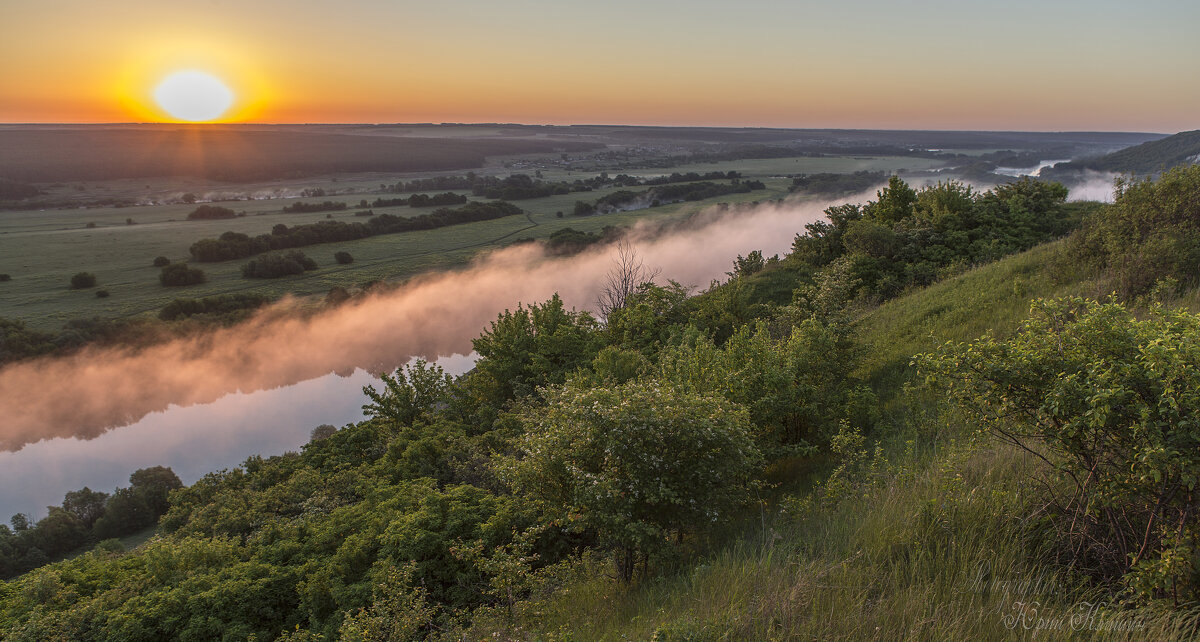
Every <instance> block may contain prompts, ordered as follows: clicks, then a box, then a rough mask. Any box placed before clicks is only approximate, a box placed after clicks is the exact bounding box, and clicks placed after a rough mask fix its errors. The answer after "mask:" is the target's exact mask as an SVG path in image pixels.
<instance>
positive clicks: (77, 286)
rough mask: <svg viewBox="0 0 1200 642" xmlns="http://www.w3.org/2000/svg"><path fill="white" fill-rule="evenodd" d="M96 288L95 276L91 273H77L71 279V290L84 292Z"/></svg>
mask: <svg viewBox="0 0 1200 642" xmlns="http://www.w3.org/2000/svg"><path fill="white" fill-rule="evenodd" d="M92 287H96V275H95V274H92V273H91V272H79V273H77V274H75V276H72V277H71V289H72V290H86V289H87V288H92Z"/></svg>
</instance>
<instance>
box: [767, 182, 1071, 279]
mask: <svg viewBox="0 0 1200 642" xmlns="http://www.w3.org/2000/svg"><path fill="white" fill-rule="evenodd" d="M1066 196H1067V190H1066V188H1064V187H1063V186H1062V185H1059V184H1057V183H1042V182H1039V181H1036V180H1033V179H1030V178H1023V179H1020V180H1017V181H1014V182H1011V183H1007V184H1005V185H999V186H997V187H995V188H993V189H991V190H988V191H986V192H983V193H977V192H974V191H973V190H971V188H970V187H969V186H966V185H963V184H961V183H957V182H954V181H951V182H948V183H938V184H937V185H933V186H928V187H924V188H922V189H921V190H919V191H915V190H913V189H911V188H910V187H909V186H908V185H907V184H905V183H904V181H902V180H900V179H899V178H898V177H896V176H893V177H892V178H891V179H890V180H889V183H888V187H886V188H885V189H883V190H881V191H880V192H879V194H878V200H876V201H873V202H869V203H867V204H866V205H865V206H863V207H862V208H859V207H858V206H854V205H842V206H838V207H833V208H829V209H828V210H826V214H827V216H828V219H829V221H828V222H824V221H820V222H817V223H813V224H810V225H808V226H806V229H807V232H806V234H804V235H801V236H797V238H796V240H795V242H794V243H793V245H792V247H793V253H792V256H791V257H790V260H791V261H794V262H801V263H803V264H807V265H808V266H810V267H812V268H814V269H816V268H826V269H833V270H837V271H840V272H843V273H846V274H848V275H849V276H850V277H851V278H852V279H854V280H855V281H856V283H857V285H856V286H855V291H854V292H853V293H852V296H851V297H850V299H855V298H858V299H862V300H864V301H867V302H873V301H878V300H883V299H890V298H893V297H895V296H897V295H899V294H900V293H901V292H903V291H904V290H905V289H907V288H911V287H913V286H924V285H929V284H931V283H933V282H934V281H936V280H937V279H938V278H940V277H941V276H943V275H945V274H947V273H951V272H954V271H961V269H962V268H963V267H964V266H968V265H976V264H980V263H985V262H989V261H994V260H996V259H999V258H1000V257H1002V256H1005V255H1008V254H1012V253H1015V252H1019V251H1022V250H1025V249H1028V248H1030V247H1033V246H1034V245H1036V244H1037V243H1040V242H1043V241H1047V240H1050V239H1052V238H1054V237H1056V236H1059V235H1062V234H1064V233H1066V232H1067V231H1069V230H1070V228H1071V225H1072V223H1071V221H1070V219H1069V211H1068V210H1067V209H1066V208H1065V207H1064V206H1063V202H1064V201H1065V199H1066ZM839 280H843V281H844V279H842V278H841V277H839ZM848 300H849V299H848Z"/></svg>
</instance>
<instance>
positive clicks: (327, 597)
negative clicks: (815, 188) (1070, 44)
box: [0, 167, 1200, 640]
mask: <svg viewBox="0 0 1200 642" xmlns="http://www.w3.org/2000/svg"><path fill="white" fill-rule="evenodd" d="M1065 198H1066V190H1065V189H1064V188H1063V187H1062V186H1061V185H1058V184H1055V183H1044V182H1039V181H1035V180H1032V179H1023V180H1020V181H1015V182H1013V183H1010V184H1006V185H1001V186H998V187H996V188H994V189H992V190H988V191H985V192H976V191H974V190H971V189H970V188H968V187H966V186H964V185H962V184H959V183H955V182H950V183H941V184H937V185H934V186H930V187H925V188H921V189H913V188H911V187H910V186H909V185H907V184H905V183H904V182H903V181H901V180H900V179H898V178H895V177H893V178H892V179H891V181H890V182H889V184H888V186H887V187H886V188H884V189H883V190H881V191H880V192H879V193H878V194H877V197H876V198H875V199H874V200H872V201H870V202H868V203H866V204H865V205H862V206H859V205H842V206H837V207H832V208H830V209H829V210H827V212H826V214H827V217H828V220H827V221H822V222H819V223H815V224H813V225H810V226H808V228H807V229H806V230H803V231H799V230H798V232H799V233H798V234H797V236H796V238H795V242H794V244H793V251H792V252H791V254H789V255H787V256H784V257H771V258H764V257H763V255H762V253H761V252H751V253H750V254H749V255H748V256H744V257H741V256H739V257H737V258H736V259H733V260H732V267H731V272H730V273H729V278H728V279H727V280H724V281H720V282H714V283H712V284H710V286H709V287H708V288H706V289H705V290H703V291H701V292H698V293H692V292H690V291H689V290H688V289H687V288H685V287H683V286H681V285H679V284H677V283H674V282H666V283H659V284H655V283H652V282H643V281H644V279H643V278H638V277H644V276H647V275H648V274H649V272H648V271H646V268H645V266H643V265H641V264H640V263H639V262H637V261H636V258H635V257H628V256H627V257H626V258H629V259H630V260H626V261H623V262H622V265H623V266H624V267H623V268H620V267H619V268H616V272H615V273H614V274H612V275H610V276H611V277H612V278H611V279H610V281H609V283H610V286H609V288H608V290H606V292H605V293H604V297H603V304H602V305H601V306H600V308H601V310H602V311H603V314H602V315H601V316H594V315H592V314H590V313H587V312H581V311H576V310H570V309H567V308H566V307H565V306H564V305H563V302H562V301H561V300H560V299H559V298H558V297H557V296H555V297H553V298H551V299H549V300H547V301H544V302H537V303H528V304H525V305H521V306H518V307H517V308H516V309H511V310H505V311H503V312H501V313H499V314H498V315H497V317H496V319H495V321H493V322H492V323H491V324H490V326H489V327H488V328H487V329H486V330H485V331H484V332H483V333H482V334H481V335H480V336H479V337H478V338H476V339H475V340H474V342H473V347H474V349H475V351H476V352H477V353H478V355H479V360H478V362H477V364H476V366H475V368H474V369H473V370H472V371H470V372H469V373H467V374H465V375H463V376H461V377H449V376H447V375H446V374H445V373H443V372H442V371H441V370H440V369H439V368H437V367H436V366H430V365H428V364H425V363H423V362H418V363H416V364H415V365H413V366H411V367H407V368H403V369H401V370H398V371H396V372H394V373H391V374H388V375H384V376H382V377H381V379H380V381H379V382H378V383H377V384H376V385H374V386H369V387H367V388H366V389H365V390H364V392H365V393H366V395H367V399H368V403H367V405H366V406H365V407H364V409H365V410H366V412H367V413H368V416H369V418H368V419H367V420H366V421H363V422H361V423H359V424H355V425H348V426H345V427H342V428H341V429H338V430H328V429H325V430H319V431H315V432H314V435H313V440H312V441H311V442H310V443H308V444H307V445H306V446H305V447H304V448H303V449H302V451H301V452H298V453H289V454H286V455H283V456H278V457H271V458H261V457H251V458H249V459H248V460H246V462H245V463H244V464H243V465H242V466H240V467H238V468H235V469H233V470H224V471H219V472H215V473H212V474H210V475H208V476H206V477H204V478H203V479H201V480H200V481H198V482H196V483H195V484H192V485H191V486H187V487H180V488H175V489H173V490H171V491H170V493H169V498H168V503H167V504H168V505H167V506H166V507H165V514H163V516H162V517H161V519H160V520H159V522H158V532H157V535H156V536H155V537H154V538H153V539H151V540H150V541H148V542H147V543H145V544H143V545H142V546H140V547H138V548H136V549H134V550H131V551H121V550H119V548H118V547H114V546H112V545H111V543H110V544H107V545H106V544H104V542H102V541H98V540H99V539H100V538H101V537H102V535H103V534H100V533H94V534H91V535H86V537H85V539H87V541H95V542H96V543H97V545H96V547H95V549H93V550H91V551H89V552H85V553H82V554H80V555H78V556H76V557H74V558H72V559H69V560H66V561H61V562H56V563H53V564H49V565H46V566H43V567H41V568H38V569H35V570H32V571H29V572H26V573H25V574H23V575H20V576H19V577H16V578H15V579H12V580H10V581H8V582H6V583H4V584H0V631H3V632H4V635H5V637H6V639H14V640H42V639H112V640H159V639H250V638H253V639H282V640H316V639H344V640H368V639H369V640H403V639H482V638H490V639H495V638H500V639H580V638H581V637H584V638H588V639H591V638H608V639H660V640H667V639H671V640H675V639H678V640H683V639H781V638H788V637H795V636H797V635H799V633H800V632H804V635H805V636H806V637H807V636H810V635H811V636H812V637H815V638H857V639H868V638H872V637H878V636H881V635H885V634H883V633H881V630H882V629H881V627H883V626H888V627H894V628H889V632H888V633H887V634H886V636H896V637H925V638H930V639H982V638H998V637H1004V634H1005V633H1008V634H1012V632H1013V630H1014V629H1015V628H1016V627H1017V626H1022V628H1024V629H1028V628H1029V627H1025V626H1024V625H1023V622H1024V621H1025V620H1024V618H1030V617H1032V618H1034V619H1036V618H1039V617H1040V618H1043V619H1045V618H1051V617H1061V618H1063V622H1064V624H1063V625H1062V626H1063V627H1064V629H1063V630H1054V629H1051V630H1049V631H1047V632H1046V636H1047V637H1051V638H1058V637H1062V638H1065V637H1069V636H1070V635H1072V634H1074V632H1078V631H1081V630H1086V631H1093V632H1095V631H1102V632H1104V633H1105V634H1106V635H1107V636H1108V637H1115V638H1123V637H1128V638H1134V639H1150V638H1157V639H1189V638H1192V637H1194V636H1195V635H1197V634H1198V633H1200V628H1197V627H1198V626H1200V621H1198V620H1197V618H1196V616H1195V615H1190V614H1189V613H1191V612H1189V611H1187V609H1188V608H1194V607H1195V606H1196V604H1197V603H1198V602H1200V571H1198V570H1197V569H1200V557H1198V554H1197V552H1196V551H1197V550H1198V549H1197V543H1198V541H1200V531H1198V530H1197V526H1196V524H1197V522H1196V520H1195V519H1194V515H1195V510H1196V508H1197V503H1196V502H1197V497H1196V495H1195V484H1196V479H1197V478H1198V477H1200V456H1198V455H1197V453H1200V431H1198V430H1197V429H1196V426H1195V422H1194V420H1192V417H1193V416H1194V415H1195V413H1196V412H1200V396H1197V394H1196V392H1195V391H1196V390H1197V389H1198V387H1200V381H1197V376H1198V375H1197V373H1198V372H1200V348H1198V346H1200V343H1197V340H1196V336H1197V331H1200V316H1197V315H1195V314H1193V313H1192V312H1190V311H1188V310H1187V309H1185V308H1186V305H1187V303H1188V302H1189V301H1190V302H1192V303H1193V305H1194V303H1195V302H1196V301H1197V300H1198V299H1197V297H1195V296H1193V295H1192V294H1191V293H1193V292H1194V291H1195V290H1194V289H1193V288H1194V287H1195V286H1196V282H1195V281H1196V276H1195V275H1196V274H1197V273H1198V271H1197V266H1198V264H1200V257H1198V256H1197V254H1196V252H1195V248H1196V247H1200V228H1198V227H1197V225H1196V221H1198V220H1200V167H1191V168H1187V169H1177V170H1173V171H1170V172H1167V173H1166V174H1165V175H1163V176H1162V177H1161V178H1160V179H1158V180H1157V181H1129V182H1123V183H1121V184H1120V185H1118V192H1117V197H1116V200H1115V203H1113V204H1111V205H1104V206H1101V205H1098V204H1090V205H1086V206H1079V205H1072V204H1066V203H1065ZM567 236H570V235H564V243H567V242H570V243H574V242H578V243H585V244H588V243H592V242H593V241H592V240H591V239H587V238H573V239H569V240H568V239H566V237H567ZM1081 291H1083V292H1082V293H1086V292H1087V291H1092V292H1099V293H1101V294H1102V295H1106V294H1107V293H1109V292H1116V294H1113V295H1111V296H1105V298H1103V300H1096V299H1095V298H1092V299H1089V298H1085V297H1081V296H1062V295H1064V294H1066V295H1077V294H1080V293H1081ZM1034 293H1037V294H1041V293H1048V294H1054V295H1055V297H1053V298H1036V296H1035V295H1034ZM1189 297H1190V298H1189ZM1031 299H1034V300H1033V301H1032V304H1031ZM1012 302H1015V303H1012ZM1006 305H1007V306H1009V307H1004V306H1006ZM1010 308H1011V309H1016V310H1017V312H1014V313H1011V314H1010ZM1012 314H1015V315H1017V318H1016V319H1014V318H1013V316H1012ZM903 315H910V316H911V318H909V319H908V321H907V322H904V323H899V322H896V320H897V319H899V318H902V317H903ZM964 328H966V330H964ZM970 328H981V331H979V332H974V331H969V329H970ZM935 329H936V332H935ZM982 329H987V330H990V331H989V332H987V333H986V334H985V333H983V332H982ZM981 335H982V336H981ZM947 339H953V340H952V341H949V342H947V341H946V340H947ZM139 472H140V471H139ZM135 475H136V474H135ZM131 481H133V480H131ZM136 485H137V483H136V482H135V486H136ZM85 490H86V489H85ZM68 499H70V496H69V497H68ZM112 501H113V500H112V499H109V500H108V503H111V502H112ZM66 503H67V502H64V508H63V510H62V511H59V512H55V513H54V514H53V515H52V517H55V518H56V519H59V520H61V521H70V520H79V517H78V516H77V515H75V514H74V513H73V512H71V511H69V510H67V509H66ZM94 503H98V502H94ZM106 505H107V504H106ZM89 515H90V513H89ZM47 519H50V518H49V517H48V518H47ZM43 521H45V520H43ZM14 525H15V524H14ZM25 526H26V528H24V529H22V530H21V532H20V533H15V532H13V531H11V530H9V529H7V528H0V546H8V547H9V550H13V549H12V546H14V544H13V542H15V541H17V540H18V539H19V538H22V537H24V538H26V540H25V541H27V542H28V541H32V540H30V539H29V538H30V537H31V536H30V535H25V534H24V533H27V532H30V531H35V530H36V529H37V528H41V523H40V522H39V524H38V525H34V526H32V527H30V525H28V524H26V525H25ZM76 528H77V530H79V532H85V531H84V530H80V529H82V527H81V526H77V527H76ZM89 538H90V539H89ZM24 550H26V551H28V550H29V549H28V548H27V549H24ZM57 550H58V549H56V551H57ZM43 553H45V551H43ZM47 556H48V554H47ZM34 558H36V559H37V560H40V559H41V558H37V556H36V555H34ZM34 558H31V559H34ZM21 559H24V558H21ZM28 566H29V564H24V565H22V566H18V567H16V568H15V569H13V570H10V571H9V573H10V574H12V573H13V572H20V571H21V570H24V569H25V568H28ZM1033 591H1040V592H1033ZM1030 600H1038V606H1037V607H1032V606H1030V603H1029V601H1030ZM1083 603H1086V604H1087V605H1089V606H1088V608H1087V609H1085V610H1084V611H1079V605H1080V604H1083ZM1030 608H1034V609H1035V610H1034V612H1033V613H1032V615H1031V614H1030V612H1029V609H1030ZM1079 613H1083V616H1080V615H1079ZM1077 617H1085V619H1082V620H1077V619H1075V618H1077ZM1014 618H1020V619H1019V621H1018V620H1017V619H1014ZM1067 618H1072V619H1071V620H1070V622H1071V624H1070V628H1066V627H1067V624H1065V622H1067ZM1080 622H1082V624H1080V625H1079V626H1081V627H1085V628H1077V627H1076V624H1077V623H1080ZM1013 623H1015V624H1013ZM1010 624H1012V625H1011V626H1010ZM1039 632H1040V630H1039Z"/></svg>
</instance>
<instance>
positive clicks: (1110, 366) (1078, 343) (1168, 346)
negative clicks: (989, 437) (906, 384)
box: [917, 298, 1200, 602]
mask: <svg viewBox="0 0 1200 642" xmlns="http://www.w3.org/2000/svg"><path fill="white" fill-rule="evenodd" d="M917 362H918V364H919V365H920V366H921V368H922V369H923V370H924V372H925V373H926V374H927V375H928V376H929V378H930V380H931V381H933V382H935V383H938V384H940V385H941V386H942V387H943V388H944V389H946V390H947V391H948V392H949V393H950V395H951V396H952V397H953V398H954V399H956V400H957V401H959V402H960V403H962V404H963V405H964V407H966V408H969V409H971V410H972V411H974V412H976V413H978V414H979V417H980V420H981V421H982V422H983V425H984V427H986V428H987V429H989V430H990V431H991V432H992V433H993V434H994V435H996V436H998V437H999V438H1001V439H1003V440H1004V441H1007V442H1010V443H1012V444H1015V445H1017V446H1019V447H1021V448H1024V449H1026V450H1027V451H1029V452H1030V453H1032V454H1034V455H1036V456H1037V457H1039V458H1041V459H1042V460H1043V461H1046V462H1047V463H1048V464H1050V465H1051V467H1050V468H1049V472H1052V473H1055V474H1057V475H1058V476H1059V479H1057V480H1055V481H1057V482H1060V484H1050V485H1046V486H1044V487H1045V488H1047V491H1046V492H1047V493H1048V494H1050V493H1052V491H1050V490H1049V489H1051V488H1055V487H1059V486H1062V485H1065V487H1066V491H1065V495H1064V496H1063V497H1058V496H1056V495H1055V494H1051V496H1050V497H1048V501H1049V506H1048V508H1049V509H1050V511H1051V515H1052V516H1056V517H1057V522H1056V524H1055V525H1056V526H1057V527H1058V533H1057V537H1056V539H1059V538H1061V539H1063V540H1065V541H1064V549H1065V550H1064V552H1065V554H1066V555H1067V556H1068V557H1070V558H1073V560H1072V565H1073V566H1075V567H1077V568H1082V569H1087V570H1090V571H1091V572H1092V573H1093V574H1095V575H1098V576H1101V577H1114V576H1119V575H1124V579H1125V581H1126V583H1127V585H1128V586H1129V588H1130V589H1131V590H1132V592H1133V593H1134V594H1135V595H1140V596H1141V597H1143V598H1161V597H1168V596H1169V597H1172V598H1173V599H1175V600H1176V601H1177V602H1178V601H1179V600H1183V601H1188V600H1196V599H1200V549H1198V548H1197V544H1200V523H1198V522H1197V521H1196V519H1195V512H1194V511H1195V507H1196V503H1195V502H1196V500H1195V492H1196V485H1197V480H1200V425H1198V424H1197V422H1196V421H1195V417H1197V416H1200V316H1197V315H1193V314H1190V313H1188V312H1185V311H1168V310H1165V309H1163V308H1161V307H1157V308H1154V309H1152V310H1151V311H1150V312H1149V313H1148V315H1147V317H1146V318H1145V319H1143V320H1138V319H1137V318H1135V317H1134V316H1133V314H1132V313H1131V312H1130V311H1129V310H1127V309H1126V308H1125V307H1123V306H1121V305H1119V304H1115V303H1108V304H1100V303H1097V302H1095V301H1089V300H1085V299H1078V298H1074V299H1066V300H1059V301H1037V302H1035V304H1034V308H1033V312H1032V316H1031V317H1030V318H1029V319H1028V320H1027V321H1025V323H1024V324H1023V325H1022V327H1021V329H1020V330H1019V332H1018V333H1017V335H1016V336H1014V337H1012V338H1011V339H1008V340H1003V341H1002V340H998V339H996V338H995V337H991V336H988V337H985V338H983V339H980V340H978V341H975V342H973V343H970V344H947V345H946V346H944V347H943V348H942V349H941V351H939V352H938V353H937V354H935V355H921V356H918V358H917Z"/></svg>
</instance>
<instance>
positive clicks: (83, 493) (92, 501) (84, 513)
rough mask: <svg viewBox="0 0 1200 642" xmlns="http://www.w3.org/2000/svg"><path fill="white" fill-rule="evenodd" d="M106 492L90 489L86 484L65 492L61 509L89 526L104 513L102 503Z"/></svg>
mask: <svg viewBox="0 0 1200 642" xmlns="http://www.w3.org/2000/svg"><path fill="white" fill-rule="evenodd" d="M107 501H108V493H102V492H100V491H96V490H92V489H90V488H88V487H87V486H84V487H83V488H81V489H79V490H73V491H71V492H69V493H67V495H66V497H64V498H63V503H62V507H63V510H65V511H67V512H68V513H70V514H72V515H74V516H75V517H76V518H77V519H78V520H79V521H80V522H81V523H82V524H83V525H84V526H85V527H86V528H91V527H92V525H93V524H95V523H96V520H98V519H100V517H102V516H103V515H104V504H105V503H106V502H107Z"/></svg>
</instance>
